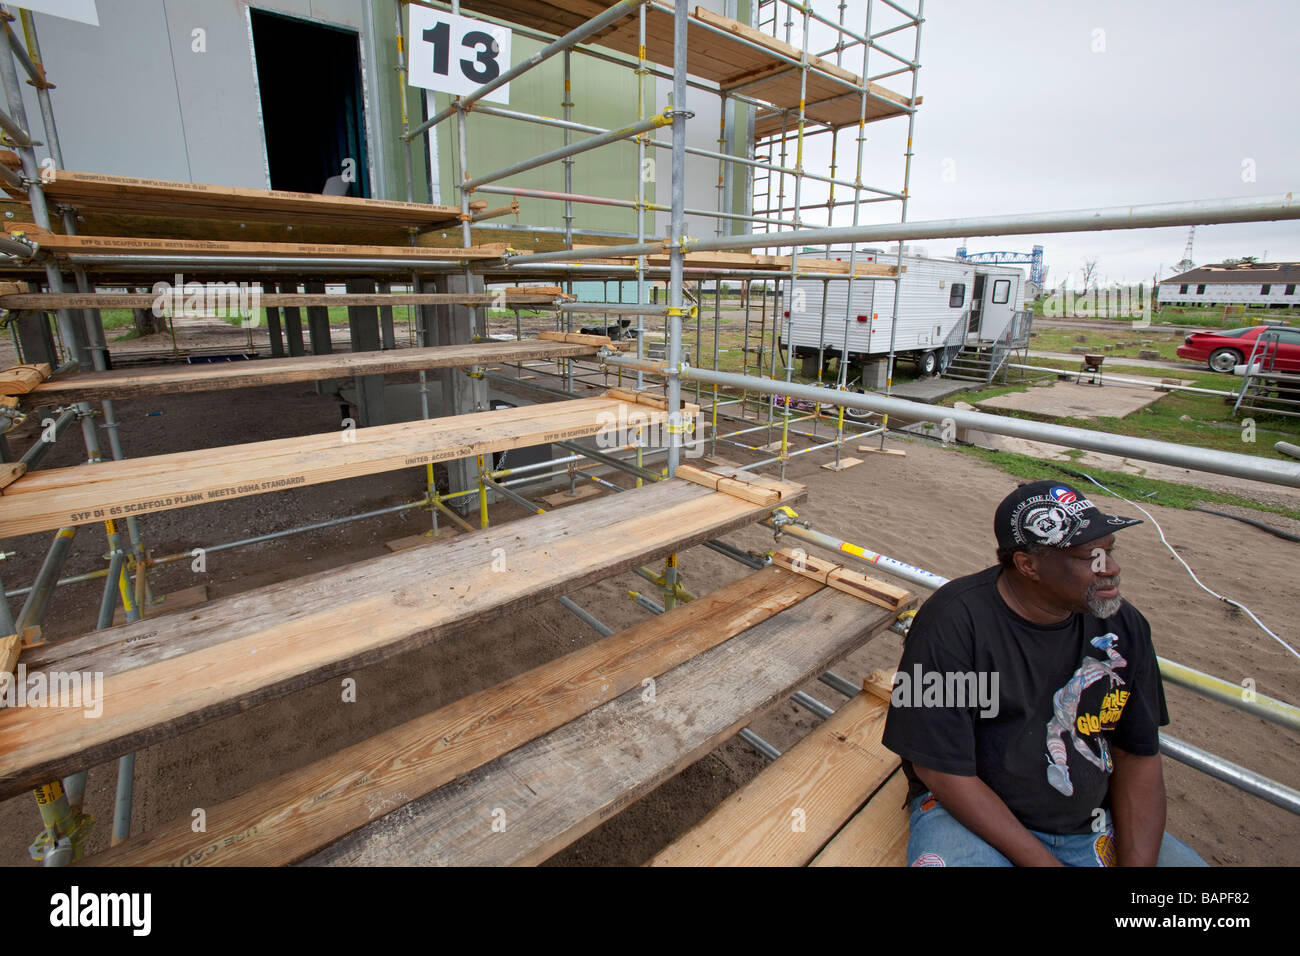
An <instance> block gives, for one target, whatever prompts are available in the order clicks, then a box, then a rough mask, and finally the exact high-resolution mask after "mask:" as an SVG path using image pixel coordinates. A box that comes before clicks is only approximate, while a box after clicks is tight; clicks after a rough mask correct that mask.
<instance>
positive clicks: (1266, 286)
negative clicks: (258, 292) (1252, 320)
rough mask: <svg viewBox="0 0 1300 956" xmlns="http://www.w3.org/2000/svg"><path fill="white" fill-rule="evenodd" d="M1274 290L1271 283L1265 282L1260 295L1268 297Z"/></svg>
mask: <svg viewBox="0 0 1300 956" xmlns="http://www.w3.org/2000/svg"><path fill="white" fill-rule="evenodd" d="M1272 290H1273V287H1272V286H1271V285H1270V284H1269V283H1267V282H1265V283H1264V284H1263V285H1262V286H1260V287H1259V294H1260V295H1268V294H1269V293H1270V292H1271V291H1272Z"/></svg>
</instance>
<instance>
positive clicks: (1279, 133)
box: [795, 0, 1300, 286]
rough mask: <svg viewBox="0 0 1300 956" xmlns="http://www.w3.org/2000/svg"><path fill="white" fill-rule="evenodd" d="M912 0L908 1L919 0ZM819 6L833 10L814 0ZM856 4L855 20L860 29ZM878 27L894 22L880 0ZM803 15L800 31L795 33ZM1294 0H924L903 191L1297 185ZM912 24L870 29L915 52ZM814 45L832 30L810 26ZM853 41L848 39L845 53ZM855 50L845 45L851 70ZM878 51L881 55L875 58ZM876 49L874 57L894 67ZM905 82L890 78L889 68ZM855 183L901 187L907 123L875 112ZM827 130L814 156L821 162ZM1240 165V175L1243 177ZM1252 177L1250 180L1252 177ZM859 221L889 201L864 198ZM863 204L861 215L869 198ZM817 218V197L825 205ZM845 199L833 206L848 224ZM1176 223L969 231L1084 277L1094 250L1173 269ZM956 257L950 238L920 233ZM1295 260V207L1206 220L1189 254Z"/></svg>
mask: <svg viewBox="0 0 1300 956" xmlns="http://www.w3.org/2000/svg"><path fill="white" fill-rule="evenodd" d="M915 2H916V0H905V2H904V3H903V5H904V6H911V7H914V6H915ZM817 10H818V12H819V13H830V14H834V13H836V6H835V5H834V4H821V5H819V6H818V7H817ZM864 16H865V3H864V2H863V0H849V3H848V7H847V11H846V19H845V22H846V24H847V25H849V26H851V27H852V28H853V29H855V30H856V31H857V32H861V31H862V29H863V21H864ZM873 16H875V17H876V18H877V19H876V22H875V23H873V32H876V31H879V30H880V29H881V28H882V26H888V25H892V23H893V22H895V20H892V19H889V18H888V8H887V7H885V5H884V4H882V3H880V2H878V0H877V2H876V3H875V4H874V5H873ZM798 32H799V30H798V24H796V26H795V42H798V38H797V34H798ZM1297 37H1300V4H1297V3H1295V2H1294V0H1291V2H1282V0H1237V2H1234V3H1232V4H1228V3H1225V2H1209V0H1179V2H1172V0H1152V2H1142V3H1135V2H1132V0H1127V2H1123V0H1078V2H1060V0H1038V2H1035V3H1029V2H1017V0H978V2H976V0H926V3H925V24H924V26H923V28H922V35H921V64H922V67H921V71H920V85H919V92H920V94H921V96H922V97H923V98H924V103H923V104H922V105H921V107H920V109H919V110H918V113H917V117H916V132H915V147H914V149H915V157H914V160H913V167H912V179H911V193H912V201H911V203H910V204H909V208H908V219H909V220H912V221H916V220H924V219H943V218H950V217H961V216H984V215H1001V214H1007V213H1016V212H1041V211H1049V210H1065V209H1083V208H1090V207H1099V206H1114V205H1127V204H1140V203H1155V202H1170V201H1179V200H1191V199H1214V198H1225V197H1237V196H1261V195H1271V194H1278V193H1284V192H1287V191H1289V190H1294V189H1297V188H1298V187H1300V123H1297V121H1296V118H1295V110H1294V103H1295V97H1296V93H1297V91H1300V55H1297ZM912 38H913V34H912V33H911V32H902V33H898V34H894V35H893V36H891V37H889V38H888V39H883V40H881V41H880V42H882V43H884V44H885V45H887V46H889V47H890V48H891V49H893V50H894V52H897V53H900V54H906V55H910V54H911V52H912V50H911V43H912V42H913V39H912ZM812 39H813V43H812V46H813V48H814V52H820V51H822V50H825V49H827V48H829V47H830V46H831V45H832V44H833V42H834V39H833V37H832V36H831V35H830V34H829V33H828V32H824V33H823V32H819V31H818V30H817V29H816V28H814V30H813V31H812ZM846 56H847V54H846ZM860 58H861V54H860V53H858V54H855V57H854V59H852V60H850V59H846V60H845V65H846V66H850V67H852V68H855V69H856V68H857V67H858V66H859V65H860V61H861V59H860ZM876 58H879V59H878V60H877V59H876ZM889 63H890V61H888V60H887V59H886V58H885V57H884V55H883V54H880V53H873V60H872V62H871V63H870V65H869V66H870V72H871V73H872V74H873V75H874V74H876V73H880V72H882V71H883V70H885V69H888V68H889ZM885 82H886V84H887V85H888V84H891V83H892V84H894V87H895V88H896V89H900V92H904V93H906V92H908V90H907V89H906V88H905V87H900V86H899V83H900V78H894V79H892V80H887V81H885ZM867 129H868V137H869V140H868V148H867V151H866V154H865V155H866V167H867V168H866V169H865V170H864V174H863V181H864V182H866V183H871V184H879V185H883V186H887V187H891V188H894V189H897V188H898V187H899V186H901V181H902V157H901V152H902V147H903V143H904V142H905V137H906V125H905V122H903V121H889V122H888V123H881V124H873V125H871V126H868V128H867ZM852 132H853V131H852V130H851V129H850V130H846V131H844V132H843V133H842V134H841V137H840V144H839V152H840V156H839V162H840V169H839V173H840V175H841V176H843V177H844V178H847V179H852V178H853V160H854V154H853V150H854V148H855V144H854V143H853V139H854V137H853V135H852ZM828 140H829V137H828V136H822V137H815V138H814V139H812V140H811V141H810V144H809V156H808V159H807V162H806V165H807V166H809V167H810V168H811V167H812V165H813V163H815V162H821V163H822V164H825V163H827V162H828V161H829V155H828V154H829V142H828ZM1243 173H1244V174H1245V177H1244V176H1243ZM1252 175H1253V181H1247V179H1248V177H1250V176H1252ZM863 210H864V213H863V218H862V221H879V219H880V217H882V216H884V215H886V214H887V215H888V216H890V217H892V218H894V219H896V218H897V215H898V205H897V204H896V203H894V204H890V205H889V206H885V205H878V206H866V207H863ZM868 210H869V211H870V212H871V215H870V216H868V215H867V214H866V211H868ZM821 216H822V220H821V221H823V222H824V216H825V214H824V213H821ZM850 216H851V211H850V210H848V209H844V210H841V211H840V212H838V213H837V219H836V224H837V225H838V224H848V223H849V222H851V219H850V218H849V217H850ZM1186 241H1187V229H1186V228H1185V227H1178V228H1166V229H1149V230H1140V231H1124V232H1109V233H1093V234H1079V233H1073V234H1058V235H1048V236H1037V237H1035V236H1019V237H1014V236H1005V237H990V238H983V239H981V238H975V237H972V238H971V241H970V243H969V244H968V247H969V248H970V249H971V250H972V251H982V250H994V249H1012V250H1026V251H1027V250H1028V249H1029V248H1030V247H1031V246H1032V245H1033V244H1034V243H1035V242H1039V243H1041V244H1042V245H1043V246H1044V247H1045V248H1046V253H1045V256H1046V262H1047V265H1048V266H1049V267H1050V272H1049V275H1048V280H1047V281H1048V285H1052V286H1054V285H1057V284H1059V282H1060V281H1061V280H1062V279H1064V278H1065V277H1066V275H1067V274H1068V275H1069V276H1070V277H1071V279H1072V280H1073V284H1074V285H1076V286H1077V285H1078V284H1079V268H1080V266H1081V265H1082V263H1083V261H1084V260H1085V259H1087V258H1094V257H1095V258H1096V259H1098V260H1099V264H1098V272H1099V273H1100V275H1101V276H1103V277H1105V278H1106V279H1108V280H1109V281H1111V282H1129V281H1141V280H1147V281H1149V280H1150V278H1151V276H1152V274H1153V273H1155V272H1156V270H1157V269H1161V272H1160V275H1161V277H1162V278H1163V277H1165V276H1167V275H1169V274H1170V273H1171V272H1172V269H1173V266H1174V264H1175V263H1177V262H1178V261H1179V260H1180V259H1181V258H1182V254H1183V247H1184V245H1185V243H1186ZM917 245H918V246H922V247H923V248H925V250H926V251H927V252H928V253H930V254H932V255H951V254H952V253H953V252H954V251H955V249H956V248H957V245H958V243H957V242H955V241H953V240H943V239H940V240H929V241H926V242H919V243H917ZM1265 254H1267V256H1268V258H1269V259H1271V260H1275V261H1276V260H1290V261H1297V260H1300V222H1296V221H1292V222H1279V223H1246V224H1236V225H1218V226H1203V227H1198V228H1197V230H1196V245H1195V251H1194V255H1193V258H1194V260H1195V262H1196V263H1198V264H1205V263H1209V262H1217V261H1220V260H1222V259H1223V258H1226V257H1230V256H1243V255H1255V256H1259V257H1261V258H1262V257H1264V256H1265Z"/></svg>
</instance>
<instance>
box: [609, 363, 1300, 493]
mask: <svg viewBox="0 0 1300 956" xmlns="http://www.w3.org/2000/svg"><path fill="white" fill-rule="evenodd" d="M601 360H602V361H603V362H605V363H606V364H607V365H621V366H624V367H630V366H634V365H635V364H636V362H635V360H634V359H631V358H630V357H628V356H624V355H620V354H617V353H602V354H601ZM642 370H643V371H649V372H654V373H657V374H660V375H666V374H667V370H666V369H665V368H663V367H662V366H644V365H643V366H642ZM674 378H679V379H681V378H685V379H696V380H699V381H701V382H706V383H713V384H716V385H723V386H730V387H731V388H736V389H748V390H749V391H751V392H761V393H763V394H768V395H789V396H790V397H792V398H798V399H803V400H804V401H811V402H825V403H827V404H830V405H843V406H845V407H847V408H861V409H865V410H866V411H870V412H881V413H883V414H889V415H897V416H899V417H900V418H905V419H908V420H913V421H942V420H944V419H950V420H951V421H952V422H953V423H954V424H956V425H957V426H959V427H962V428H974V429H978V430H979V431H984V432H993V433H994V434H997V435H1010V436H1012V437H1014V438H1027V439H1030V440H1032V441H1046V442H1053V443H1054V444H1058V445H1064V446H1066V447H1067V448H1080V449H1083V450H1086V451H1099V452H1103V453H1105V454H1108V455H1119V456H1121V457H1124V458H1137V459H1139V460H1140V461H1154V462H1159V463H1161V464H1164V465H1174V466H1176V467H1179V468H1191V469H1193V470H1195V471H1208V472H1213V473H1214V474H1219V475H1236V476H1237V477H1239V478H1250V479H1253V480H1255V481H1267V482H1271V483H1272V484H1276V485H1289V486H1291V487H1293V488H1300V462H1298V463H1291V462H1285V461H1278V460H1273V459H1268V458H1257V457H1255V456H1253V455H1242V454H1238V453H1237V452H1227V451H1216V450H1214V449H1210V448H1198V447H1196V446H1194V445H1175V444H1172V443H1171V442H1163V441H1156V440H1154V439H1150V438H1133V437H1130V436H1127V435H1113V434H1108V433H1105V432H1095V431H1090V430H1088V429H1086V428H1073V427H1070V426H1067V425H1052V424H1049V423H1047V422H1034V421H1028V420H1026V419H1020V418H1004V417H1003V416H1001V415H990V414H988V413H987V412H967V411H962V410H961V409H956V408H947V407H945V406H942V405H929V404H926V403H924V402H912V401H907V400H905V399H901V398H889V397H886V396H884V395H876V394H871V393H866V394H860V393H857V392H841V391H837V390H835V389H829V388H819V387H817V386H813V385H798V384H791V383H788V382H782V381H777V380H775V379H770V378H759V377H756V376H750V375H737V374H735V373H732V372H714V371H711V370H709V369H697V368H692V367H691V366H689V365H684V366H682V367H681V368H679V369H678V374H677V375H676V376H674Z"/></svg>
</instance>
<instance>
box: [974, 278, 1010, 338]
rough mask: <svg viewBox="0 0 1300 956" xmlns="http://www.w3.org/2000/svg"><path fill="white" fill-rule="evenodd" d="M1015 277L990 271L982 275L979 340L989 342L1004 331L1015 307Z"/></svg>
mask: <svg viewBox="0 0 1300 956" xmlns="http://www.w3.org/2000/svg"><path fill="white" fill-rule="evenodd" d="M1015 281H1016V280H1015V277H1014V276H1011V275H1007V274H998V273H996V272H995V273H992V274H991V275H988V276H986V277H984V294H983V297H982V299H981V302H980V317H979V333H980V341H982V342H991V341H993V340H994V339H996V338H997V337H998V336H999V335H1001V334H1002V333H1003V332H1004V331H1006V328H1007V326H1008V325H1009V324H1010V323H1011V312H1012V309H1013V308H1014V307H1015V291H1016V290H1015V288H1014V283H1015Z"/></svg>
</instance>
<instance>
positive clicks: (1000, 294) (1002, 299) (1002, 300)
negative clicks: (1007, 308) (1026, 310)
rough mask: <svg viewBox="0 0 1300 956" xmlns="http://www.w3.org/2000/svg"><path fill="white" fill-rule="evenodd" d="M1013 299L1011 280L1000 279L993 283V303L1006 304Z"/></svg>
mask: <svg viewBox="0 0 1300 956" xmlns="http://www.w3.org/2000/svg"><path fill="white" fill-rule="evenodd" d="M1010 300H1011V280H1010V279H998V280H997V281H996V282H994V283H993V304H994V305H1006V304H1007V302H1009V301H1010Z"/></svg>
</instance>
